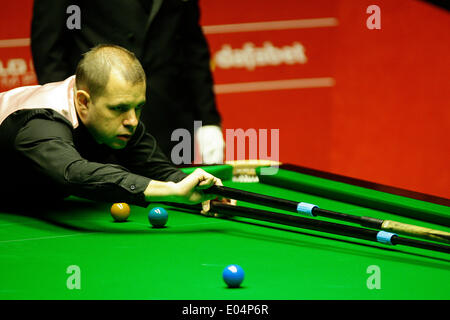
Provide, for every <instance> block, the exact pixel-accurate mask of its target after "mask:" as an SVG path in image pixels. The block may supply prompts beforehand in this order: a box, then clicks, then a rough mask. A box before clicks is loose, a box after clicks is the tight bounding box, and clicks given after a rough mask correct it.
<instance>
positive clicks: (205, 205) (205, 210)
mask: <svg viewBox="0 0 450 320" xmlns="http://www.w3.org/2000/svg"><path fill="white" fill-rule="evenodd" d="M216 185H218V186H223V184H222V181H221V180H220V179H219V181H217V183H216ZM211 201H213V202H220V203H226V204H231V205H233V206H235V205H236V200H234V199H225V198H222V197H218V198H217V199H213V200H207V201H204V202H202V211H200V213H201V214H202V215H204V216H207V217H216V218H221V217H223V215H222V214H219V213H214V212H211V211H210V209H211Z"/></svg>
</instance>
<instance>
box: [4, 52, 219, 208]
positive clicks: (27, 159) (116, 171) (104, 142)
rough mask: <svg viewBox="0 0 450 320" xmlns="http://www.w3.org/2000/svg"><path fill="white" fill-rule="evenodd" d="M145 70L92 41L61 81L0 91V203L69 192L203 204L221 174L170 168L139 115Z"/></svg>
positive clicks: (127, 199)
mask: <svg viewBox="0 0 450 320" xmlns="http://www.w3.org/2000/svg"><path fill="white" fill-rule="evenodd" d="M145 79H146V77H145V72H144V70H143V68H142V66H141V64H140V62H139V61H138V59H137V58H136V57H135V55H134V54H133V53H132V52H130V51H128V50H126V49H124V48H122V47H119V46H115V45H99V46H96V47H94V48H93V49H91V50H90V51H88V52H87V53H85V54H84V55H83V58H82V59H81V61H80V62H79V64H78V66H77V70H76V74H75V75H73V76H71V77H69V78H67V79H66V80H64V81H61V82H53V83H49V84H46V85H43V86H39V85H38V86H27V87H20V88H16V89H13V90H10V91H7V92H4V93H0V150H1V156H0V170H1V172H2V175H1V182H0V183H1V185H2V187H1V196H0V198H1V199H2V202H3V203H4V202H5V201H6V202H7V201H13V202H14V201H15V202H16V203H15V204H16V205H17V204H19V202H20V203H23V202H27V201H28V202H30V201H40V200H42V199H47V200H53V199H58V198H61V199H62V198H64V197H67V196H69V195H75V196H79V197H83V198H87V199H91V200H94V201H107V202H127V203H129V204H134V205H139V206H143V207H146V206H147V205H148V204H149V202H157V201H171V202H179V203H189V204H194V203H204V204H205V205H209V203H208V200H211V199H212V198H214V196H212V195H206V194H203V193H202V192H201V189H202V188H207V187H209V186H211V185H213V184H217V185H221V184H222V183H221V181H220V179H218V178H216V177H214V176H212V175H210V174H208V173H207V172H205V171H203V170H201V169H197V170H196V171H194V172H193V173H192V174H190V175H187V174H185V173H183V172H182V171H180V170H179V169H177V168H175V167H174V166H173V165H172V163H171V162H170V161H169V160H168V159H167V158H166V156H165V155H164V154H163V153H162V151H161V150H160V148H159V147H158V145H157V142H156V141H155V139H154V137H153V136H151V135H150V134H149V133H147V132H146V129H145V127H144V125H143V123H142V122H140V121H139V116H140V113H141V109H142V107H143V105H144V104H145V91H146V83H145V81H146V80H145Z"/></svg>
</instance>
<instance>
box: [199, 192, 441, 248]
mask: <svg viewBox="0 0 450 320" xmlns="http://www.w3.org/2000/svg"><path fill="white" fill-rule="evenodd" d="M202 191H203V193H208V194H215V195H218V196H221V197H225V198H230V199H235V200H240V201H245V202H250V203H254V204H259V205H265V206H268V207H273V208H277V209H282V210H286V211H290V212H296V213H298V212H299V209H298V208H299V202H296V201H292V200H286V199H282V198H277V197H272V196H267V195H263V194H259V193H254V192H249V191H244V190H239V189H234V188H230V187H225V186H216V185H214V186H211V187H210V188H208V189H204V190H202ZM309 215H310V216H312V217H315V216H322V217H328V218H332V219H337V220H342V221H347V222H352V223H357V224H359V225H361V226H363V227H368V228H374V229H381V230H385V231H390V232H398V233H401V234H405V235H411V236H415V237H419V238H423V239H427V240H434V241H440V242H445V243H448V242H450V233H448V232H445V231H441V230H436V229H430V228H425V227H420V226H415V225H412V224H406V223H401V222H396V221H392V220H381V219H376V218H371V217H365V216H362V217H361V216H355V215H351V214H346V213H340V212H335V211H329V210H324V209H320V208H319V207H317V206H315V205H311V210H310V214H309Z"/></svg>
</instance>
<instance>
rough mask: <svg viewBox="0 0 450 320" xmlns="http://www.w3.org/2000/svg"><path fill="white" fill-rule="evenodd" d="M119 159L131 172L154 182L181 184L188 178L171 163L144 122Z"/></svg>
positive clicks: (119, 154) (118, 154) (118, 155)
mask: <svg viewBox="0 0 450 320" xmlns="http://www.w3.org/2000/svg"><path fill="white" fill-rule="evenodd" d="M117 157H118V159H119V161H120V163H121V164H122V165H124V166H125V167H126V168H128V169H129V170H130V171H131V172H134V173H136V174H139V175H142V176H144V177H150V178H152V179H154V180H159V181H173V182H179V181H181V180H183V179H184V178H185V177H186V176H187V174H185V173H184V172H182V171H181V170H179V169H177V168H175V166H174V165H173V164H172V162H170V161H169V159H168V158H167V157H166V156H165V154H164V153H163V151H162V150H161V149H160V148H159V146H158V144H157V141H156V139H155V138H154V137H153V136H152V135H150V134H149V133H148V132H147V131H146V129H145V126H144V124H143V123H142V122H140V123H139V125H138V127H137V129H136V132H135V134H134V136H133V138H132V139H131V141H130V142H129V143H128V146H127V147H126V148H124V149H122V150H120V151H118V152H117Z"/></svg>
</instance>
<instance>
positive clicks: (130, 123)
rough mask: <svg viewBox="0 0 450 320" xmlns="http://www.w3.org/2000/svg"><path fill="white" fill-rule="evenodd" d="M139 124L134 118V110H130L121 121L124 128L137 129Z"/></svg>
mask: <svg viewBox="0 0 450 320" xmlns="http://www.w3.org/2000/svg"><path fill="white" fill-rule="evenodd" d="M138 123H139V119H138V117H137V116H136V111H135V110H134V109H130V110H129V111H128V112H127V113H126V116H125V119H124V121H123V125H124V126H126V127H137V125H138Z"/></svg>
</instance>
